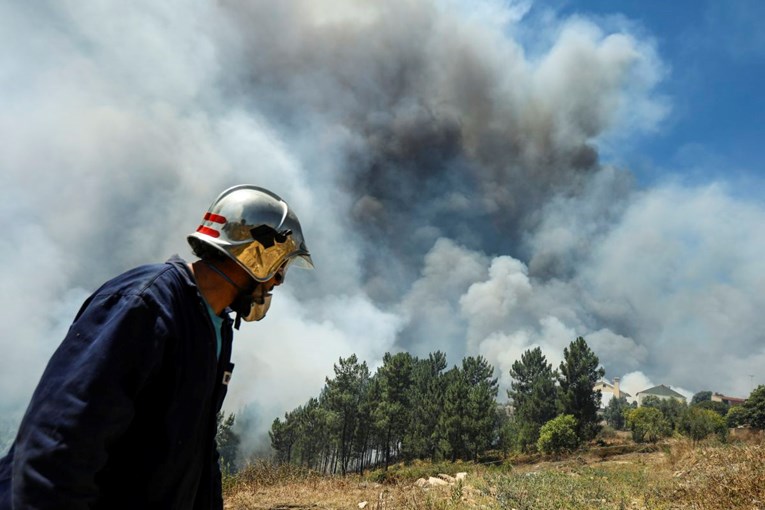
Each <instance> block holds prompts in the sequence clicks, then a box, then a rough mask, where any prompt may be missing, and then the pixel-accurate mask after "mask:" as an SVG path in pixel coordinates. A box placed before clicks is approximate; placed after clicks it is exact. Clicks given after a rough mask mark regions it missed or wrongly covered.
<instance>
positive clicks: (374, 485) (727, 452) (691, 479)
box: [224, 440, 765, 510]
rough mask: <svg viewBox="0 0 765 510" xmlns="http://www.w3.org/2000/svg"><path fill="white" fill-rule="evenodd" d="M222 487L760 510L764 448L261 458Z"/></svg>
mask: <svg viewBox="0 0 765 510" xmlns="http://www.w3.org/2000/svg"><path fill="white" fill-rule="evenodd" d="M459 472H464V473H467V476H466V478H465V479H464V480H462V481H454V480H451V479H450V477H449V476H443V478H444V479H446V480H450V481H451V482H452V483H449V481H446V482H444V484H443V485H437V486H431V485H430V484H423V482H422V481H420V483H419V485H425V486H419V485H418V484H417V483H416V482H417V480H418V479H421V478H424V479H425V480H427V479H428V478H429V477H430V476H433V477H437V475H439V474H442V475H452V476H453V475H456V474H457V473H459ZM434 483H435V482H434ZM224 492H225V508H226V509H228V510H277V509H279V510H281V509H309V508H310V509H328V508H338V509H341V508H347V509H358V508H365V509H367V510H383V509H412V510H414V509H425V510H428V509H438V510H461V509H507V510H510V509H516V510H532V509H533V510H548V509H549V510H553V509H556V510H557V509H572V510H573V509H699V510H718V509H719V510H723V509H725V510H728V509H751V510H765V445H763V444H762V443H761V442H760V443H759V444H757V443H755V444H752V443H741V442H739V443H734V444H725V445H723V444H712V443H710V444H703V445H693V444H692V443H690V442H689V441H687V440H669V441H667V442H665V443H662V444H660V445H657V446H653V447H648V448H646V447H640V446H638V445H626V444H625V445H621V446H611V447H603V448H591V449H590V450H588V451H586V452H579V453H575V454H572V455H570V456H567V457H565V458H558V459H553V458H541V457H520V456H518V457H514V458H511V459H508V460H505V461H504V462H501V463H495V464H492V465H480V464H472V463H459V462H458V463H454V464H452V463H444V464H436V465H434V464H430V463H414V464H410V465H406V466H404V465H397V466H394V467H392V468H390V469H389V470H388V472H387V473H383V472H380V471H378V472H372V473H366V474H365V475H364V476H359V475H353V476H347V477H328V476H321V475H318V474H316V473H311V472H308V471H305V470H301V469H298V468H295V467H284V466H282V467H273V466H269V465H267V464H258V465H253V466H250V467H249V468H247V469H245V470H244V471H243V472H241V473H240V474H238V475H237V476H235V477H227V478H226V479H225V481H224Z"/></svg>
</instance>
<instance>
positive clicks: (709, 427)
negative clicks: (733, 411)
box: [677, 406, 728, 442]
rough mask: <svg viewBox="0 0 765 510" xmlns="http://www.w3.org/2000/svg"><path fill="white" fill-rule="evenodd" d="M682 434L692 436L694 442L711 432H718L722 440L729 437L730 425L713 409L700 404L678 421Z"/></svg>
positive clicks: (690, 409)
mask: <svg viewBox="0 0 765 510" xmlns="http://www.w3.org/2000/svg"><path fill="white" fill-rule="evenodd" d="M677 428H678V430H679V431H680V433H681V434H683V435H686V436H688V437H690V438H691V439H692V440H693V441H694V442H698V441H701V440H702V439H705V438H706V437H707V436H709V435H710V434H717V436H718V437H719V438H720V440H721V441H725V440H726V439H727V438H728V426H727V424H726V423H725V418H723V417H722V416H720V415H719V414H717V413H716V412H715V411H713V410H711V409H704V408H702V407H699V406H694V407H691V408H689V409H688V410H687V411H686V412H685V413H684V414H683V416H682V417H681V418H680V421H679V423H678V427H677Z"/></svg>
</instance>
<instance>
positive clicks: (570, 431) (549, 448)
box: [537, 414, 579, 453]
mask: <svg viewBox="0 0 765 510" xmlns="http://www.w3.org/2000/svg"><path fill="white" fill-rule="evenodd" d="M577 446H579V438H578V437H577V435H576V418H574V417H573V416H571V415H570V414H562V415H560V416H558V417H556V418H553V419H552V420H550V421H548V422H547V423H545V424H544V425H542V428H541V429H540V430H539V439H538V440H537V449H539V451H540V452H542V453H560V452H564V451H572V450H576V448H577Z"/></svg>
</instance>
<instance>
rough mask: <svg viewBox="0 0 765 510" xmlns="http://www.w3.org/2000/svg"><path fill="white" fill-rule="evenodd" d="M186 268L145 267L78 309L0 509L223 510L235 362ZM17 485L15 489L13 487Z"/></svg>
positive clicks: (2, 484) (7, 476)
mask: <svg viewBox="0 0 765 510" xmlns="http://www.w3.org/2000/svg"><path fill="white" fill-rule="evenodd" d="M222 336H223V346H222V350H221V355H220V360H218V359H216V339H215V333H214V331H213V326H212V321H211V320H210V317H209V315H208V313H207V310H206V308H205V304H204V301H203V299H202V296H201V294H200V293H199V291H198V290H197V286H196V283H195V281H194V278H193V276H192V274H191V272H190V270H189V269H188V267H187V266H186V264H185V262H184V261H182V260H181V259H180V258H178V257H173V258H171V259H170V260H169V261H168V262H166V263H165V264H155V265H148V266H141V267H138V268H136V269H133V270H131V271H128V272H127V273H125V274H122V275H120V276H118V277H117V278H115V279H113V280H111V281H109V282H107V283H106V284H104V286H103V287H101V288H100V289H99V290H97V291H96V292H95V293H94V294H93V295H92V296H90V297H89V298H88V300H87V301H86V302H85V303H84V304H83V306H82V308H81V309H80V311H79V312H78V314H77V317H76V318H75V320H74V323H73V324H72V326H71V327H70V329H69V332H68V333H67V335H66V338H64V341H63V342H62V343H61V345H60V346H59V348H58V349H57V350H56V352H55V353H54V354H53V356H52V358H51V360H50V362H49V363H48V366H47V368H46V369H45V372H44V373H43V376H42V379H41V380H40V383H39V384H38V386H37V389H36V390H35V392H34V395H33V396H32V401H31V403H30V404H29V408H28V409H27V412H26V414H25V416H24V418H23V420H22V422H21V425H20V428H19V432H18V436H17V438H16V441H15V442H14V444H13V446H12V448H11V450H10V452H9V454H8V455H7V456H6V457H5V458H3V459H0V510H9V509H10V508H11V505H10V502H9V501H10V496H11V494H12V498H13V506H12V508H14V509H17V510H20V509H24V510H31V509H56V510H69V509H71V510H75V509H77V510H80V509H120V508H130V509H141V510H145V509H162V510H170V509H179V510H181V509H182V510H192V509H193V510H197V509H199V510H202V509H204V510H208V509H220V508H222V499H221V486H220V470H219V468H218V453H217V449H216V446H215V431H216V423H215V415H216V413H217V412H218V411H219V410H220V407H221V404H222V402H223V398H224V396H225V393H226V387H227V386H226V384H227V383H228V378H229V377H230V374H231V371H232V370H233V365H232V364H231V363H230V359H231V340H232V333H231V321H229V320H226V321H225V323H224V326H223V330H222ZM11 487H12V490H11V489H10V488H11Z"/></svg>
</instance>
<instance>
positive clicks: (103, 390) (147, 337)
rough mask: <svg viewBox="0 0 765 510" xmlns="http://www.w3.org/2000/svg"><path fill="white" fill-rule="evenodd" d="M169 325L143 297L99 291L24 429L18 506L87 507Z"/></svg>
mask: <svg viewBox="0 0 765 510" xmlns="http://www.w3.org/2000/svg"><path fill="white" fill-rule="evenodd" d="M165 335H166V333H165V328H164V327H163V326H162V321H161V320H160V319H159V318H158V313H157V312H156V310H153V309H152V307H150V306H148V305H147V304H146V303H145V302H144V299H143V298H142V297H141V296H139V295H104V296H95V297H93V298H92V299H91V300H90V301H89V302H88V303H86V305H85V306H84V307H83V309H82V310H81V311H80V313H79V315H78V317H77V319H75V322H74V323H73V324H72V326H71V328H70V329H69V332H68V333H67V335H66V337H65V339H64V341H63V342H62V343H61V345H60V346H59V348H58V349H57V350H56V352H55V353H54V354H53V356H52V357H51V360H50V362H49V363H48V366H47V368H46V369H45V372H44V373H43V376H42V379H41V380H40V383H39V384H38V386H37V389H36V390H35V393H34V395H33V397H32V400H31V402H30V404H29V408H28V409H27V412H26V415H25V416H24V419H23V420H22V423H21V425H20V428H19V434H18V437H17V440H16V447H15V448H16V451H15V457H14V464H13V477H12V480H13V482H12V483H13V490H12V493H13V494H12V495H13V508H24V509H36V510H43V509H54V508H55V509H57V510H84V509H87V508H89V507H90V504H91V503H92V502H93V501H95V500H96V498H97V497H98V485H97V483H96V475H97V473H98V472H99V471H100V470H101V469H102V468H103V467H104V466H105V464H106V462H107V459H108V452H109V447H110V445H111V444H112V443H113V442H114V441H115V439H117V438H119V437H120V436H121V435H123V434H124V433H125V431H126V430H127V428H128V427H129V425H130V423H131V420H132V419H133V415H134V399H135V397H136V395H137V394H138V392H139V391H140V389H141V388H142V387H143V386H144V385H145V383H146V381H147V379H148V378H149V377H150V375H151V373H152V370H153V368H154V367H155V366H157V364H158V361H159V360H160V358H161V356H162V353H161V350H162V347H163V345H164V342H163V338H164V337H165Z"/></svg>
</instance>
